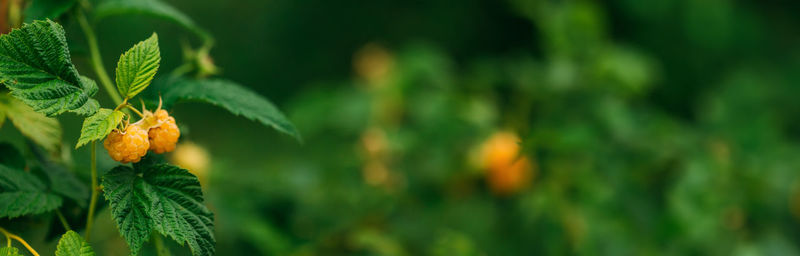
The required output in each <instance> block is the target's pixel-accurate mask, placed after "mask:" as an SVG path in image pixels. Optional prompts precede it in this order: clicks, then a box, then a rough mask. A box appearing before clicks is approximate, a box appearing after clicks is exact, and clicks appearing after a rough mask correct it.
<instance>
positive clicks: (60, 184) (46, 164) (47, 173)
mask: <svg viewBox="0 0 800 256" xmlns="http://www.w3.org/2000/svg"><path fill="white" fill-rule="evenodd" d="M31 152H32V153H33V155H34V156H35V157H36V160H37V161H38V163H39V167H38V168H36V169H34V170H38V171H40V172H41V173H44V175H43V178H46V179H47V180H46V181H47V182H46V185H47V187H49V188H50V190H52V191H53V192H55V193H56V194H58V195H61V196H63V197H65V198H69V199H72V200H73V201H75V203H77V204H78V206H81V207H84V206H86V204H87V203H88V201H89V200H88V199H89V195H90V190H89V186H88V185H87V184H86V183H85V182H83V180H82V179H80V178H78V176H77V175H76V174H75V172H73V171H70V170H68V169H67V168H65V167H64V166H62V165H59V164H58V163H56V162H55V161H53V159H52V156H51V155H50V154H48V153H47V152H44V151H43V150H42V149H41V148H39V147H31ZM7 166H9V165H7ZM37 174H38V173H37ZM40 177H42V176H40Z"/></svg>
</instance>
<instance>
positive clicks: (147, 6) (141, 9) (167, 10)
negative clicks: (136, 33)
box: [93, 0, 210, 38]
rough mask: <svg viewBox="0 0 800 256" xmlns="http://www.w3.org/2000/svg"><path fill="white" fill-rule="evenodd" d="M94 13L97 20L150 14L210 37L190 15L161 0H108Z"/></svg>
mask: <svg viewBox="0 0 800 256" xmlns="http://www.w3.org/2000/svg"><path fill="white" fill-rule="evenodd" d="M93 13H94V18H95V19H96V20H101V19H103V18H106V17H110V16H116V15H130V14H133V15H148V16H152V17H156V18H160V19H165V20H167V21H169V22H172V23H175V24H177V25H179V26H181V27H183V28H184V29H186V30H189V31H191V32H193V33H195V34H197V35H198V36H199V37H201V38H208V37H210V35H209V34H208V32H206V31H205V30H203V29H202V28H200V27H198V26H197V25H196V24H195V23H194V21H192V19H191V18H189V16H187V15H186V14H184V13H183V12H181V11H180V10H178V9H175V8H174V7H172V6H170V5H168V4H167V3H165V2H163V1H159V0H108V1H104V2H102V3H100V4H98V5H97V7H96V8H95V9H94V12H93Z"/></svg>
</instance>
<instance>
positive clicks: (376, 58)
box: [353, 43, 394, 85]
mask: <svg viewBox="0 0 800 256" xmlns="http://www.w3.org/2000/svg"><path fill="white" fill-rule="evenodd" d="M393 65H394V60H393V58H392V55H391V54H390V53H389V51H387V50H386V49H385V48H383V47H382V46H380V45H377V44H374V43H370V44H367V45H365V46H364V47H363V48H361V50H359V51H358V52H356V54H355V56H354V61H353V66H354V68H355V70H356V74H358V76H359V77H361V78H363V79H365V80H366V81H367V82H369V83H370V84H371V85H378V84H380V83H381V82H382V81H384V80H385V79H386V77H387V76H388V74H389V71H390V70H391V69H392V66H393Z"/></svg>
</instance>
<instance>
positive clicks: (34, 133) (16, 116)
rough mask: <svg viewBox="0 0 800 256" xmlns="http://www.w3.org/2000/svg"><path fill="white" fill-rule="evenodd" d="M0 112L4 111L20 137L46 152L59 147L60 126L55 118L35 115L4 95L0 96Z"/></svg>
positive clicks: (35, 113) (29, 109) (20, 103)
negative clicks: (20, 134)
mask: <svg viewBox="0 0 800 256" xmlns="http://www.w3.org/2000/svg"><path fill="white" fill-rule="evenodd" d="M0 110H2V111H5V113H6V115H7V116H8V119H9V120H10V121H11V123H13V124H14V126H16V127H17V129H18V130H19V131H20V133H22V135H25V137H28V139H30V140H32V141H33V142H35V143H36V144H38V145H40V146H42V147H43V148H45V149H46V150H47V151H50V152H54V151H56V150H58V148H59V147H60V145H61V125H60V124H59V123H58V120H56V119H55V118H50V117H47V116H45V115H43V114H40V113H37V112H36V111H34V110H33V109H32V108H31V107H29V106H28V105H25V103H22V102H21V101H19V100H17V99H14V98H11V97H8V96H6V95H0Z"/></svg>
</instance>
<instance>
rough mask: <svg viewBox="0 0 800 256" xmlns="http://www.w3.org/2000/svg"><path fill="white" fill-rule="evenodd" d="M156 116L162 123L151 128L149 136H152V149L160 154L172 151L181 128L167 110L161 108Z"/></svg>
mask: <svg viewBox="0 0 800 256" xmlns="http://www.w3.org/2000/svg"><path fill="white" fill-rule="evenodd" d="M155 117H156V119H157V120H158V122H159V123H161V124H160V125H158V126H156V127H153V128H150V131H149V132H148V136H149V138H150V150H152V151H153V152H156V153H158V154H161V153H164V152H170V151H172V150H174V149H175V144H177V143H178V137H180V136H181V130H180V129H178V125H177V124H176V123H175V118H173V117H171V116H169V113H167V111H166V110H163V109H159V110H158V111H156V113H155Z"/></svg>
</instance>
